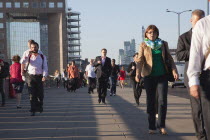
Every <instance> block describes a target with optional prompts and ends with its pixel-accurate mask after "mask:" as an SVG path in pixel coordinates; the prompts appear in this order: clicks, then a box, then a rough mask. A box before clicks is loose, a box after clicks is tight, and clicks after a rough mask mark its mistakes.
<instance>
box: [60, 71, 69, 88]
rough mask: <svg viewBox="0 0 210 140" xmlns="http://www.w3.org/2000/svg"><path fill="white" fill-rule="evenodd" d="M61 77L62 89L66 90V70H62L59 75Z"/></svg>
mask: <svg viewBox="0 0 210 140" xmlns="http://www.w3.org/2000/svg"><path fill="white" fill-rule="evenodd" d="M61 77H62V81H63V87H64V88H66V86H67V80H68V78H67V77H68V73H67V70H66V69H63V72H62V74H61Z"/></svg>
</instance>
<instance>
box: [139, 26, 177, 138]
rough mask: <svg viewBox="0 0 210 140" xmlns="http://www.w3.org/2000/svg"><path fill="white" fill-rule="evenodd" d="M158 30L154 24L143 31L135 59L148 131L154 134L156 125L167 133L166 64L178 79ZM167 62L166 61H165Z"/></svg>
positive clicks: (166, 46) (167, 49) (161, 131)
mask: <svg viewBox="0 0 210 140" xmlns="http://www.w3.org/2000/svg"><path fill="white" fill-rule="evenodd" d="M158 36H159V30H158V28H157V27H156V26H155V25H149V26H148V27H147V29H146V31H145V36H144V37H145V40H144V42H143V43H141V45H140V47H139V54H138V58H137V59H136V61H137V65H136V78H135V79H136V81H137V82H139V81H140V79H141V75H142V77H144V87H145V90H146V94H147V113H148V121H149V133H150V134H154V133H155V130H156V127H158V128H159V131H160V133H161V134H163V135H165V134H167V132H166V129H165V120H166V113H167V94H168V79H167V73H169V71H168V69H167V65H168V64H170V66H172V74H173V77H174V79H178V73H177V69H176V66H175V63H174V61H173V58H172V57H171V55H170V52H169V48H168V43H167V42H166V41H163V40H161V39H160V38H158ZM167 62H168V63H167ZM156 90H158V94H159V96H158V121H157V124H156V118H155V114H156V107H155V104H156Z"/></svg>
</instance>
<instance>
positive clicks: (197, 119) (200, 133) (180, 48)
mask: <svg viewBox="0 0 210 140" xmlns="http://www.w3.org/2000/svg"><path fill="white" fill-rule="evenodd" d="M204 16H205V13H204V11H203V10H199V9H197V10H194V11H193V12H192V16H191V20H190V21H191V24H192V28H191V29H190V30H189V31H188V32H186V33H184V34H182V35H181V36H180V37H179V40H178V44H177V51H176V56H177V60H178V61H185V73H184V83H185V86H186V87H187V90H188V93H189V86H188V82H189V80H188V77H187V69H188V64H189V56H190V48H191V47H190V45H191V38H192V29H193V28H194V27H195V24H196V23H197V21H198V20H200V19H201V18H203V17H204ZM190 103H191V108H192V119H193V124H194V127H195V134H196V137H197V138H198V140H205V139H206V134H205V129H204V126H203V123H204V122H203V116H202V113H201V112H202V110H201V102H200V99H197V98H194V97H193V96H190Z"/></svg>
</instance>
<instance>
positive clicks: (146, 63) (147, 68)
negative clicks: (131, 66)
mask: <svg viewBox="0 0 210 140" xmlns="http://www.w3.org/2000/svg"><path fill="white" fill-rule="evenodd" d="M161 49H162V58H163V63H164V65H165V69H166V71H167V70H168V69H167V66H166V63H165V62H166V55H167V58H168V60H169V62H170V64H171V66H172V71H174V72H177V69H176V65H175V63H174V60H173V58H172V56H171V54H170V52H169V48H168V43H167V42H165V41H163V45H162V47H161ZM136 61H137V65H136V74H137V75H141V76H142V77H145V76H148V75H150V74H151V72H152V49H151V48H150V47H148V46H147V45H146V43H144V42H143V43H141V45H140V47H139V55H138V59H137V60H136Z"/></svg>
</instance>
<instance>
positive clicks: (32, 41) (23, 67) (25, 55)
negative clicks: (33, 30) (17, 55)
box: [20, 39, 43, 84]
mask: <svg viewBox="0 0 210 140" xmlns="http://www.w3.org/2000/svg"><path fill="white" fill-rule="evenodd" d="M34 42H35V41H34V40H32V39H31V40H28V50H26V51H25V52H24V53H23V56H22V58H21V60H20V63H21V69H24V70H25V69H26V67H25V66H26V65H27V63H26V64H22V61H23V59H25V58H26V57H28V56H29V52H30V51H32V50H31V47H30V46H31V43H34ZM38 49H39V46H38ZM38 53H39V54H43V53H42V51H41V50H38ZM22 75H23V73H22ZM23 80H24V81H25V82H26V84H27V79H26V77H25V76H23Z"/></svg>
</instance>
